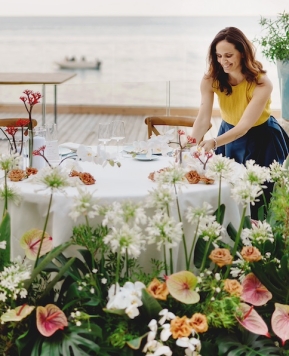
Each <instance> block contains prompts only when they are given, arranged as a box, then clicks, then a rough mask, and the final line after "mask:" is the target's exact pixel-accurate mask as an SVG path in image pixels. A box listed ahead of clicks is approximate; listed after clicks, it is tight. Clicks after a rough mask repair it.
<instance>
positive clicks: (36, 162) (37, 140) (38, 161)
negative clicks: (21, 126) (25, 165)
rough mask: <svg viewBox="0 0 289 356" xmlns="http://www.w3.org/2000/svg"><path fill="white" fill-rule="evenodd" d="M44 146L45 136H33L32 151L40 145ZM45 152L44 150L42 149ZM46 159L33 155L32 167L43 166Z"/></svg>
mask: <svg viewBox="0 0 289 356" xmlns="http://www.w3.org/2000/svg"><path fill="white" fill-rule="evenodd" d="M42 146H45V138H44V137H41V136H33V151H34V150H38V149H39V148H40V147H42ZM44 154H45V151H44ZM45 165H46V161H45V159H44V158H43V157H41V156H33V158H32V167H33V168H37V169H41V168H43V167H45Z"/></svg>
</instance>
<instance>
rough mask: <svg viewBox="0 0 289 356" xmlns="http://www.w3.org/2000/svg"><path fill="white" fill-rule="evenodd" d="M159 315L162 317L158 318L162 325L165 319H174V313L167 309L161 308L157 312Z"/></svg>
mask: <svg viewBox="0 0 289 356" xmlns="http://www.w3.org/2000/svg"><path fill="white" fill-rule="evenodd" d="M159 315H161V316H162V317H161V318H160V320H159V324H160V325H163V324H164V322H165V321H167V320H173V319H175V317H176V316H175V314H174V313H172V312H170V311H168V309H163V310H161V311H160V312H159Z"/></svg>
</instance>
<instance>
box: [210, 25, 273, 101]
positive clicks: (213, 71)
mask: <svg viewBox="0 0 289 356" xmlns="http://www.w3.org/2000/svg"><path fill="white" fill-rule="evenodd" d="M220 41H227V42H229V43H232V44H233V45H234V46H235V48H236V50H237V51H239V52H240V53H241V54H242V60H241V66H242V69H241V71H242V73H243V74H244V75H245V78H246V80H247V81H248V82H249V83H253V82H255V83H257V84H258V75H259V74H260V73H262V74H264V73H266V71H265V70H264V69H263V66H262V63H260V62H259V61H257V60H256V59H255V47H254V46H253V44H252V43H251V42H250V41H249V40H248V38H247V37H246V36H245V35H244V33H243V32H242V31H240V30H239V29H238V28H236V27H226V28H224V29H223V30H221V31H220V32H219V33H218V34H217V35H216V36H215V38H214V39H213V41H212V43H211V45H210V47H209V52H208V63H209V69H208V72H207V74H206V77H207V78H213V81H214V82H216V84H217V86H218V88H219V89H220V91H221V92H225V93H226V95H230V94H232V86H231V84H230V83H229V76H228V74H227V73H225V72H224V70H223V68H222V66H221V64H220V63H219V62H218V59H217V55H216V46H217V44H218V43H219V42H220Z"/></svg>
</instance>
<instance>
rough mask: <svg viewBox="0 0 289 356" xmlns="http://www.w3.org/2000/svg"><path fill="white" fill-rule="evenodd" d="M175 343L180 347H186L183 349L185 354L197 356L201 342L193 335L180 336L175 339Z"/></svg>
mask: <svg viewBox="0 0 289 356" xmlns="http://www.w3.org/2000/svg"><path fill="white" fill-rule="evenodd" d="M176 344H177V345H178V346H180V347H186V348H187V349H186V350H185V352H186V356H197V355H199V352H198V351H200V350H201V342H200V340H199V339H196V338H194V337H192V338H188V337H180V338H179V339H177V341H176Z"/></svg>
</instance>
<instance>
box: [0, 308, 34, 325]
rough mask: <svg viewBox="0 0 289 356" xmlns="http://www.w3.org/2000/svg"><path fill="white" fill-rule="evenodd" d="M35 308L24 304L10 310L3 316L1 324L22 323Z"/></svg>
mask: <svg viewBox="0 0 289 356" xmlns="http://www.w3.org/2000/svg"><path fill="white" fill-rule="evenodd" d="M34 308H35V307H34V306H29V305H27V304H23V305H21V306H20V307H17V308H15V309H11V310H8V311H7V312H6V313H4V314H2V315H1V318H0V320H1V322H3V323H6V322H8V321H20V320H22V319H24V318H26V317H27V316H28V315H29V314H31V312H32V311H33V309H34Z"/></svg>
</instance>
